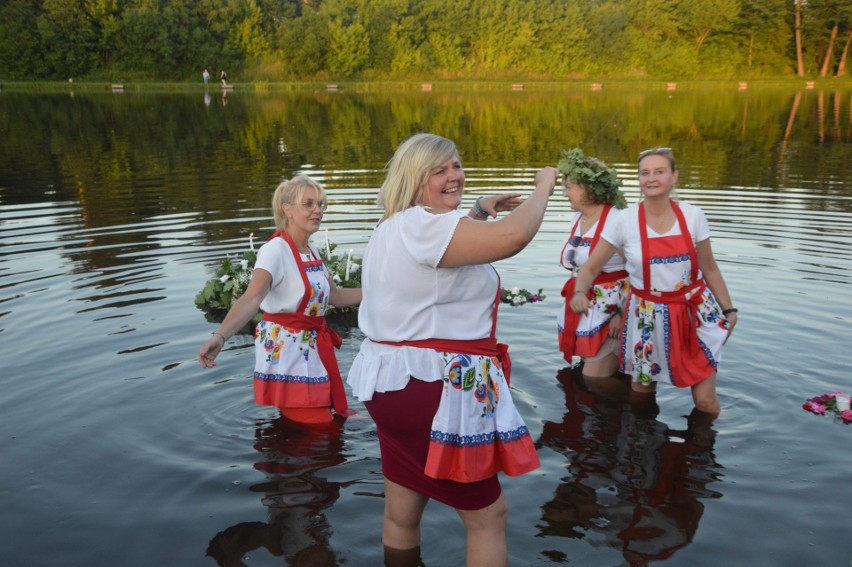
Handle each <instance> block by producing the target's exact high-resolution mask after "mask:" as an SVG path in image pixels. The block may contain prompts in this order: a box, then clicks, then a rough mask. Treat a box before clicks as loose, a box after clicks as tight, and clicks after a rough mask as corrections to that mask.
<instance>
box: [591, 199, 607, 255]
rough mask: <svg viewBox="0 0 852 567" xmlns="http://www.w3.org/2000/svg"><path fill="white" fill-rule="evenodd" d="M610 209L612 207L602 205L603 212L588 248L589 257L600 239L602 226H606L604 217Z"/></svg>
mask: <svg viewBox="0 0 852 567" xmlns="http://www.w3.org/2000/svg"><path fill="white" fill-rule="evenodd" d="M611 209H612V205H604V208H603V211H601V218H599V219H598V228H597V230H595V235H594V236H593V237H592V245H591V246H590V247H589V256H591V255H592V250H594V249H595V246H597V244H598V240H600V239H601V232H603V227H604V224H606V217H607V215H609V211H610V210H611Z"/></svg>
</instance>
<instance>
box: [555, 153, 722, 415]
mask: <svg viewBox="0 0 852 567" xmlns="http://www.w3.org/2000/svg"><path fill="white" fill-rule="evenodd" d="M677 180H678V170H677V167H676V166H675V158H674V152H672V150H671V148H652V149H650V150H645V151H643V152H642V153H640V154H639V187H640V189H641V191H642V197H643V198H642V200H641V201H640V202H639V203H637V204H635V205H632V206H630V207H629V208H627V209H626V210H625V211H624V212H622V213H621V215H620V216H619V218H618V221H617V222H615V223H612V224H611V225H610V224H609V223H608V224H607V226H606V227H604V230H603V232H602V233H601V239H600V241H599V242H598V246H597V247H596V248H595V250H594V252H592V254H591V256H589V259H588V261H587V262H586V264H585V265H584V266H583V269H582V270H581V271H580V275H579V276H578V277H577V283H576V286H575V290H574V292H573V296H572V297H571V299H570V301H571V309H572V310H573V311H574V312H575V313H588V311H589V308H590V307H591V303H590V302H589V299H588V296H587V294H588V292H589V290H590V289H591V287H592V283H593V282H594V280H595V278H596V277H597V275H598V273H600V271H601V269H602V268H603V267H604V265H605V264H606V263H607V261H608V260H609V259H610V258H611V257H612V256H613V255H614V254H615V252H616V250H617V249H619V248H620V249H623V250H624V255H625V257H626V258H627V265H626V267H627V272H628V274H629V275H630V295H629V296H628V298H627V306H626V308H625V310H624V311H625V315H624V316H625V318H626V320H625V322H624V325H623V327H622V328H623V332H622V339H621V371H622V372H624V373H625V374H629V375H631V376H632V377H633V381H632V391H633V392H634V393H637V394H640V395H641V394H653V393H654V392H655V391H656V385H657V382H665V383H668V384H674V385H675V386H678V387H681V388H685V387H690V388H691V389H692V398H693V400H694V402H695V407H696V408H698V409H699V410H700V411H702V412H705V413H707V414H710V415H718V413H719V411H720V406H719V398H718V396H717V395H716V367H717V365H718V364H719V361H720V360H721V355H722V345H723V344H724V343H725V341H726V340H727V339H728V337H729V336H730V334H731V332H732V331H733V330H734V326H735V325H736V323H737V310H736V308H734V305H733V302H732V300H731V296H730V294H729V293H728V287H727V285H726V284H725V280H724V278H723V277H722V272H721V270H719V266H718V265H717V264H716V260H715V258H714V257H713V250H712V249H711V247H710V227H709V225H708V223H707V218H706V217H705V216H704V212H703V211H702V210H701V209H699V208H698V207H696V206H694V205H690V204H689V203H684V202H678V201H675V200H674V199H673V198H672V192H673V191H674V188H675V184H676V183H677Z"/></svg>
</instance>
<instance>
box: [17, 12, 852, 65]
mask: <svg viewBox="0 0 852 567" xmlns="http://www.w3.org/2000/svg"><path fill="white" fill-rule="evenodd" d="M850 43H852V2H850V1H849V0H449V1H448V0H0V79H3V80H57V79H60V80H65V79H67V78H78V79H89V80H99V79H101V80H167V81H190V80H192V81H198V80H200V77H201V70H202V69H203V68H208V69H209V70H210V72H211V74H212V75H213V77H214V80H215V79H216V78H217V77H218V74H219V70H220V69H227V70H228V73H229V76H230V78H231V80H232V81H233V80H236V81H287V80H317V79H320V80H322V79H340V80H342V79H360V80H384V79H422V78H427V77H428V78H432V79H471V80H488V79H507V78H510V77H511V78H520V77H523V78H530V79H535V78H541V79H553V78H557V79H571V78H588V77H619V78H637V79H641V78H697V77H701V78H708V77H720V78H731V77H741V78H745V77H779V76H791V77H795V76H799V77H836V76H844V75H845V74H846V62H847V58H848V54H849V49H850Z"/></svg>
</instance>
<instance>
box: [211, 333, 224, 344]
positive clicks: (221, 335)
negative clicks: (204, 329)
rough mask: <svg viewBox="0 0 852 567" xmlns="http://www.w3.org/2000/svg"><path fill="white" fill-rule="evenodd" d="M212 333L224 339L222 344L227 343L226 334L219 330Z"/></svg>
mask: <svg viewBox="0 0 852 567" xmlns="http://www.w3.org/2000/svg"><path fill="white" fill-rule="evenodd" d="M210 334H211V335H213V336H216V337H219V338H220V339H222V344H225V335H223V334H222V333H220V332H219V331H213V332H212V333H210Z"/></svg>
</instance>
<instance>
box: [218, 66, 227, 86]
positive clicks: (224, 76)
mask: <svg viewBox="0 0 852 567" xmlns="http://www.w3.org/2000/svg"><path fill="white" fill-rule="evenodd" d="M219 78H220V79H221V80H222V86H223V87H227V86H228V74H227V73H226V72H225V70H224V69H222V72H221V73H219Z"/></svg>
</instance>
